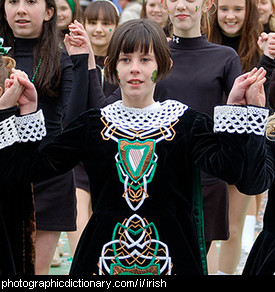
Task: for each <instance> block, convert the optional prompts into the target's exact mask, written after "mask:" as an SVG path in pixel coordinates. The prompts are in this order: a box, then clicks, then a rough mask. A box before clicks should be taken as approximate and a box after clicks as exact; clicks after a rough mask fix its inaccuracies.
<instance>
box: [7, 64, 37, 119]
mask: <svg viewBox="0 0 275 292" xmlns="http://www.w3.org/2000/svg"><path fill="white" fill-rule="evenodd" d="M6 94H7V95H6ZM4 95H5V96H4ZM4 95H3V96H2V97H5V98H9V99H10V102H11V103H12V105H11V106H14V105H15V104H18V105H19V106H20V114H21V115H26V114H29V113H32V112H34V111H36V110H37V92H36V89H35V86H34V85H33V83H32V82H31V81H30V80H29V78H28V75H27V74H26V73H25V72H23V71H20V70H16V69H12V74H11V76H10V78H9V79H7V80H6V82H5V94H4Z"/></svg>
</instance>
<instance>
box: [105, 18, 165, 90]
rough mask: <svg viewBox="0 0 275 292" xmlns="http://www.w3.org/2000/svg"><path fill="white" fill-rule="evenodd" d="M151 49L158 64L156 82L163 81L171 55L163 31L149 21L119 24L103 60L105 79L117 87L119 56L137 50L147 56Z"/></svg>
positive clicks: (130, 21) (142, 20)
mask: <svg viewBox="0 0 275 292" xmlns="http://www.w3.org/2000/svg"><path fill="white" fill-rule="evenodd" d="M151 48H153V51H154V54H155V57H156V61H157V64H158V73H157V78H156V82H158V81H160V80H162V79H164V78H165V77H166V76H167V74H168V73H169V72H170V70H171V54H170V49H169V45H168V42H167V39H166V36H165V33H164V32H163V29H162V28H161V27H160V26H159V25H158V24H157V23H156V22H154V21H152V20H149V19H134V20H129V21H126V22H124V23H123V24H121V25H120V26H119V27H118V28H117V29H116V31H115V32H114V34H113V36H112V38H111V41H110V44H109V46H108V50H107V58H106V59H105V67H106V70H105V77H106V78H107V79H108V81H109V82H110V83H113V84H116V85H118V84H119V82H118V79H117V73H116V65H117V61H118V57H119V54H120V53H121V52H123V53H125V54H129V53H133V52H135V51H137V50H140V51H141V52H144V53H145V54H147V53H148V52H149V50H150V49H151Z"/></svg>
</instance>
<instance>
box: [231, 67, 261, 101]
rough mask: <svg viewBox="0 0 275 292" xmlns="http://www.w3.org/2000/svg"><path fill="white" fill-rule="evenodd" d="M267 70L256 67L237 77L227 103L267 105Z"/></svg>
mask: <svg viewBox="0 0 275 292" xmlns="http://www.w3.org/2000/svg"><path fill="white" fill-rule="evenodd" d="M265 75H266V71H265V70H264V69H263V68H260V69H257V68H254V69H253V70H252V71H250V72H248V73H245V74H243V75H241V76H239V77H238V78H236V80H235V82H234V85H233V87H232V89H231V92H230V94H229V97H228V100H227V104H237V105H247V104H253V105H256V106H265V93H264V91H263V84H264V83H265V81H266V78H265Z"/></svg>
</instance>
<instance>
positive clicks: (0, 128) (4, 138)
mask: <svg viewBox="0 0 275 292" xmlns="http://www.w3.org/2000/svg"><path fill="white" fill-rule="evenodd" d="M19 140H20V139H19V136H18V133H17V129H16V126H15V116H14V115H13V116H11V117H9V118H7V119H5V120H4V121H2V122H0V149H2V148H5V147H7V146H10V145H12V144H13V143H15V142H19Z"/></svg>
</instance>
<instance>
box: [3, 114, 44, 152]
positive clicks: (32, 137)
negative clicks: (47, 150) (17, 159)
mask: <svg viewBox="0 0 275 292" xmlns="http://www.w3.org/2000/svg"><path fill="white" fill-rule="evenodd" d="M44 136H46V127H45V120H44V115H43V112H42V110H39V111H38V112H36V113H34V114H29V115H26V116H22V117H16V116H15V115H13V116H11V117H9V118H7V119H5V120H4V121H2V122H0V149H2V148H5V147H7V146H10V145H12V144H13V143H15V142H28V141H32V142H34V141H37V140H41V139H42V138H43V137H44Z"/></svg>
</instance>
